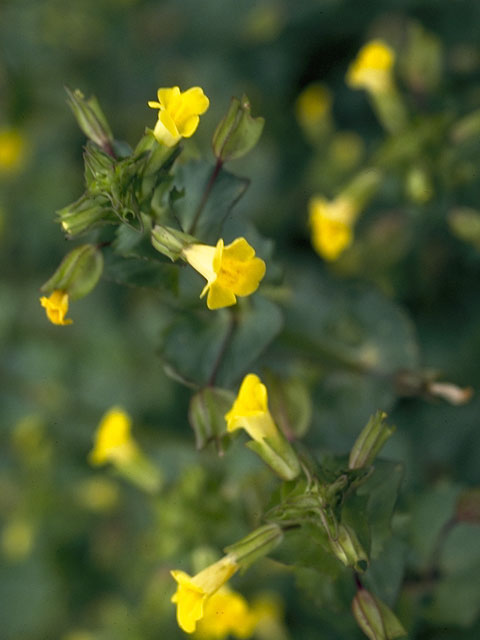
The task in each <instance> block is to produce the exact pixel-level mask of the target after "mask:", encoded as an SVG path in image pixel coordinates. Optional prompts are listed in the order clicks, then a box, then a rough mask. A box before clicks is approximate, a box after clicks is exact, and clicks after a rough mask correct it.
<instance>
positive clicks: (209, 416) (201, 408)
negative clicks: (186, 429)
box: [188, 387, 234, 452]
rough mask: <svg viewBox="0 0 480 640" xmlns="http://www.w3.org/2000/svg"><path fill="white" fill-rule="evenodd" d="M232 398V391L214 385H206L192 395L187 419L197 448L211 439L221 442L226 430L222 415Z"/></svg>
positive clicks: (200, 447) (202, 446)
mask: <svg viewBox="0 0 480 640" xmlns="http://www.w3.org/2000/svg"><path fill="white" fill-rule="evenodd" d="M233 400H234V396H233V393H231V392H230V391H227V390H225V389H216V388H214V387H206V388H205V389H202V390H201V391H199V392H198V393H196V394H195V395H194V396H193V397H192V399H191V401H190V408H189V412H188V419H189V422H190V425H191V427H192V429H193V431H194V433H195V442H196V445H197V449H203V448H204V447H205V446H206V445H207V444H208V443H209V442H211V441H212V440H214V441H216V443H217V446H219V445H220V444H221V441H222V438H223V437H224V436H225V435H226V431H227V429H226V424H225V418H224V415H225V413H226V412H227V411H228V409H229V408H230V407H231V406H232V402H233ZM219 451H220V452H221V449H220V446H219Z"/></svg>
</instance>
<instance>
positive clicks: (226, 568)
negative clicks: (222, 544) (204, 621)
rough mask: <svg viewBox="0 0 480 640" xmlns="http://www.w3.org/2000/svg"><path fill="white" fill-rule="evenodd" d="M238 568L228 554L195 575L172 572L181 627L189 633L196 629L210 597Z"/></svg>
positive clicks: (175, 601) (173, 600)
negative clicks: (175, 585) (175, 584)
mask: <svg viewBox="0 0 480 640" xmlns="http://www.w3.org/2000/svg"><path fill="white" fill-rule="evenodd" d="M238 568H239V565H238V564H237V563H236V562H235V560H234V559H233V558H232V557H231V556H228V555H227V556H225V557H223V558H222V559H221V560H219V561H218V562H215V563H214V564H212V565H210V566H209V567H207V568H206V569H203V571H200V573H197V574H196V575H195V576H193V577H190V576H189V575H188V574H187V573H185V572H184V571H179V570H174V571H171V572H170V573H171V574H172V576H173V578H174V579H175V580H176V582H177V584H178V586H177V590H176V592H175V593H174V594H173V596H172V602H174V603H175V604H176V605H177V622H178V625H179V627H180V628H181V629H183V630H184V631H186V632H187V633H193V631H195V629H196V626H197V622H198V621H199V620H201V618H202V617H203V615H204V607H205V604H206V602H207V600H208V598H210V596H212V595H213V594H214V593H215V592H216V591H217V590H218V589H220V587H222V586H223V585H224V584H225V583H226V582H227V580H229V579H230V578H231V577H232V575H233V574H234V573H235V572H236V571H237V570H238Z"/></svg>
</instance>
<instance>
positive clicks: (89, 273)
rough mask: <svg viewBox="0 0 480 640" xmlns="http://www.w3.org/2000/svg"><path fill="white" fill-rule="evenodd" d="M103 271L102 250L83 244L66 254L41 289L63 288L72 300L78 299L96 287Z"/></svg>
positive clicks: (48, 290)
mask: <svg viewBox="0 0 480 640" xmlns="http://www.w3.org/2000/svg"><path fill="white" fill-rule="evenodd" d="M102 271H103V255H102V252H101V251H99V250H98V249H97V247H96V246H95V245H93V244H83V245H81V246H79V247H77V248H76V249H73V251H70V253H68V254H67V255H66V256H65V258H64V259H63V260H62V262H61V263H60V266H59V267H58V269H57V270H56V271H55V273H54V274H53V276H52V277H51V278H50V279H49V280H47V282H46V283H45V284H44V285H43V287H42V288H41V291H42V293H52V292H53V291H54V290H61V291H64V292H65V293H67V294H68V295H69V297H70V298H71V299H72V300H78V299H79V298H83V297H84V296H86V295H87V293H90V291H91V290H92V289H93V288H94V287H95V285H96V284H97V282H98V280H99V278H100V276H101V275H102Z"/></svg>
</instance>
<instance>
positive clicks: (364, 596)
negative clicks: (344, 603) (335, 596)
mask: <svg viewBox="0 0 480 640" xmlns="http://www.w3.org/2000/svg"><path fill="white" fill-rule="evenodd" d="M352 611H353V615H354V617H355V620H356V621H357V624H358V626H359V627H360V629H361V630H362V631H363V632H364V633H365V635H366V636H367V637H368V638H370V640H395V638H401V637H403V636H406V635H407V632H406V631H405V629H404V628H403V625H402V623H401V622H400V621H399V619H398V618H397V616H396V615H395V614H394V613H393V611H391V610H390V609H389V608H388V607H387V605H386V604H384V603H383V602H382V601H381V600H379V599H378V598H375V597H374V596H372V594H371V593H370V592H369V591H367V590H366V589H359V590H358V592H357V594H356V596H355V598H354V599H353V602H352Z"/></svg>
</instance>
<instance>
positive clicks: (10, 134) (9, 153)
mask: <svg viewBox="0 0 480 640" xmlns="http://www.w3.org/2000/svg"><path fill="white" fill-rule="evenodd" d="M24 160H25V141H24V139H23V137H22V136H21V135H20V133H19V132H18V131H16V130H15V129H1V130H0V172H2V173H10V172H12V173H13V172H15V171H18V170H19V169H21V167H22V165H23V162H24Z"/></svg>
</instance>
